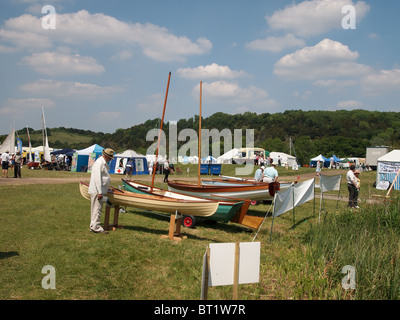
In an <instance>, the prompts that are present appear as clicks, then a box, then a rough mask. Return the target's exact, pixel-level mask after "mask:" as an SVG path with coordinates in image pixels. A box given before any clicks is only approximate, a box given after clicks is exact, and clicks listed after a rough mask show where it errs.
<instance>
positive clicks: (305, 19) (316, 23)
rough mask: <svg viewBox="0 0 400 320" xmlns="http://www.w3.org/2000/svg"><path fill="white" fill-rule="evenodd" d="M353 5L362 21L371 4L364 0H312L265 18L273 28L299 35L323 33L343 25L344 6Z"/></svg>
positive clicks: (293, 5) (358, 19) (359, 19)
mask: <svg viewBox="0 0 400 320" xmlns="http://www.w3.org/2000/svg"><path fill="white" fill-rule="evenodd" d="M345 5H352V6H354V7H355V10H356V19H357V20H356V21H357V23H358V22H360V21H361V20H362V19H363V18H364V17H365V15H366V14H367V12H368V11H369V8H370V6H369V5H368V4H366V3H365V2H363V1H358V2H357V3H353V1H351V0H311V1H303V2H300V3H298V4H292V5H289V6H287V7H286V8H285V9H282V10H279V11H276V12H274V13H273V14H272V15H271V16H266V17H265V19H266V20H267V22H268V25H269V26H270V28H271V29H272V30H283V31H286V32H290V33H293V34H295V35H298V36H304V37H307V36H313V35H319V34H323V33H325V32H327V31H329V30H331V29H339V28H341V27H342V25H341V23H342V19H343V18H344V17H345V15H344V14H342V8H343V7H344V6H345Z"/></svg>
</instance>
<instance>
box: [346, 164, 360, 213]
mask: <svg viewBox="0 0 400 320" xmlns="http://www.w3.org/2000/svg"><path fill="white" fill-rule="evenodd" d="M346 180H347V189H348V190H349V204H348V207H350V208H356V209H359V208H360V207H359V206H358V195H359V193H360V171H359V170H356V167H355V165H354V164H352V165H351V166H350V169H349V171H347V174H346Z"/></svg>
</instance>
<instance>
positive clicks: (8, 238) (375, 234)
mask: <svg viewBox="0 0 400 320" xmlns="http://www.w3.org/2000/svg"><path fill="white" fill-rule="evenodd" d="M309 170H310V169H309ZM307 172H308V173H309V172H311V171H307ZM299 173H300V174H301V173H303V172H299ZM342 173H343V172H342ZM23 174H24V173H23ZM27 174H28V173H27V172H25V176H26V175H27ZM29 174H32V175H36V174H37V175H39V176H43V175H46V174H53V173H52V172H47V173H46V172H44V171H41V172H37V173H29ZM69 174H70V173H69V172H65V173H60V172H58V173H57V176H58V175H61V176H68V175H69ZM295 174H297V173H295ZM373 174H374V173H365V174H364V173H363V174H362V176H361V178H362V181H363V185H362V188H361V189H362V192H363V193H362V196H363V197H364V199H365V198H366V197H367V196H368V194H370V193H374V190H373V189H372V188H371V186H370V184H371V181H373V177H374V176H373ZM82 177H83V178H85V177H86V179H88V177H89V176H88V175H87V176H84V175H82ZM342 184H343V181H342ZM381 194H382V192H381ZM341 195H343V196H346V195H347V190H346V188H345V186H342V191H341ZM396 197H398V192H397V191H396V192H394V193H393V197H392V199H393V200H396V201H394V202H392V203H391V204H390V205H386V206H383V205H379V204H378V205H374V204H367V203H366V202H361V204H362V205H361V207H362V208H361V210H358V211H351V210H348V209H347V208H346V205H347V203H346V202H345V201H340V202H339V203H338V204H337V201H336V200H328V199H325V201H324V208H325V210H324V211H322V213H321V221H319V207H320V199H319V198H316V199H315V202H313V201H311V202H309V203H306V204H304V205H302V206H301V207H298V208H296V210H295V223H294V224H293V212H287V213H285V214H283V215H282V216H280V217H277V218H276V219H274V224H273V230H272V237H271V242H270V235H271V222H272V217H271V216H267V217H266V219H265V221H264V223H263V225H262V228H261V230H260V231H259V233H258V234H257V237H256V239H255V241H260V242H261V261H260V282H259V283H257V284H249V285H240V286H239V298H240V299H245V300H270V299H398V298H399V297H400V292H399V285H398V283H399V261H398V258H399V254H400V250H399V245H398V243H399V240H400V235H399V232H400V223H399V221H400V220H399V217H398V216H399V215H398V213H399V202H398V198H396ZM378 199H382V198H378ZM0 202H1V208H0V270H1V271H2V272H1V274H0V299H10V300H28V299H29V300H30V299H39V300H42V299H46V300H47V299H62V300H65V299H78V300H98V299H102V300H103V299H107V300H108V299H113V300H121V299H132V300H159V299H162V300H164V299H166V300H169V299H173V300H197V299H199V298H200V292H201V274H202V258H203V255H204V253H205V250H206V247H207V246H208V244H209V243H217V242H221V243H222V242H235V241H240V242H250V241H252V240H253V238H254V236H255V230H250V229H248V228H246V227H243V226H241V225H237V224H233V223H228V224H224V223H217V224H211V225H210V224H206V223H200V224H199V225H198V226H197V227H196V228H195V229H187V228H184V229H182V233H183V234H184V235H186V236H187V239H184V240H183V241H181V242H171V241H170V240H168V239H164V238H162V237H161V236H162V235H167V234H168V227H169V218H168V217H165V216H160V215H155V214H152V213H148V212H144V211H138V210H134V209H131V208H130V209H128V211H127V212H125V213H121V215H120V219H119V223H120V224H122V225H124V228H123V229H117V230H116V231H113V232H110V234H108V235H103V234H93V233H90V232H89V221H90V203H89V201H87V200H85V199H84V198H83V197H82V196H81V195H80V193H79V187H78V183H75V182H74V183H65V184H40V185H39V184H37V185H12V186H10V185H8V186H5V185H2V184H1V183H0ZM269 209H270V205H269V204H261V205H257V206H252V207H251V210H250V214H252V215H259V216H262V217H264V216H265V215H266V213H267V212H268V210H269ZM103 216H104V215H103ZM46 265H51V266H53V267H54V268H55V271H56V289H55V290H51V289H48V290H45V289H43V288H42V279H43V278H44V277H45V274H43V273H42V272H41V271H42V268H43V267H44V266H46ZM345 265H351V266H354V267H355V269H356V272H357V274H356V283H357V287H356V289H355V290H345V289H344V288H343V287H342V279H343V278H344V276H345V275H344V274H342V273H341V271H342V268H343V267H344V266H345ZM208 298H209V299H217V300H219V299H231V298H232V287H230V286H226V287H214V288H210V289H209V294H208Z"/></svg>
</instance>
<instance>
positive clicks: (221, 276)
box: [200, 242, 260, 300]
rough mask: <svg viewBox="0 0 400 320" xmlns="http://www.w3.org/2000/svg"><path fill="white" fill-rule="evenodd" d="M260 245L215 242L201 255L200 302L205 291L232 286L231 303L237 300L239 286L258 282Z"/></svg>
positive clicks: (205, 298) (205, 296)
mask: <svg viewBox="0 0 400 320" xmlns="http://www.w3.org/2000/svg"><path fill="white" fill-rule="evenodd" d="M259 276H260V242H242V243H239V242H235V243H214V244H210V246H209V247H208V248H207V249H206V253H205V254H204V256H203V275H202V287H201V297H200V298H201V300H207V295H208V288H209V287H214V286H223V285H233V293H232V298H233V300H237V299H238V289H239V284H245V283H256V282H259Z"/></svg>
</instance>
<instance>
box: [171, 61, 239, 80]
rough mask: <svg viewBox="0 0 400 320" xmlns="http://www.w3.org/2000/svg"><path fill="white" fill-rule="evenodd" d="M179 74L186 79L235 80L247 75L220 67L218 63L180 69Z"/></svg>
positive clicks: (226, 67)
mask: <svg viewBox="0 0 400 320" xmlns="http://www.w3.org/2000/svg"><path fill="white" fill-rule="evenodd" d="M177 74H178V76H179V77H181V78H184V79H211V78H219V79H235V78H238V77H240V76H242V75H244V74H245V73H244V72H243V71H234V70H231V69H230V68H229V67H228V66H220V65H218V64H216V63H212V64H210V65H207V66H198V67H196V68H179V69H178V70H177Z"/></svg>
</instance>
